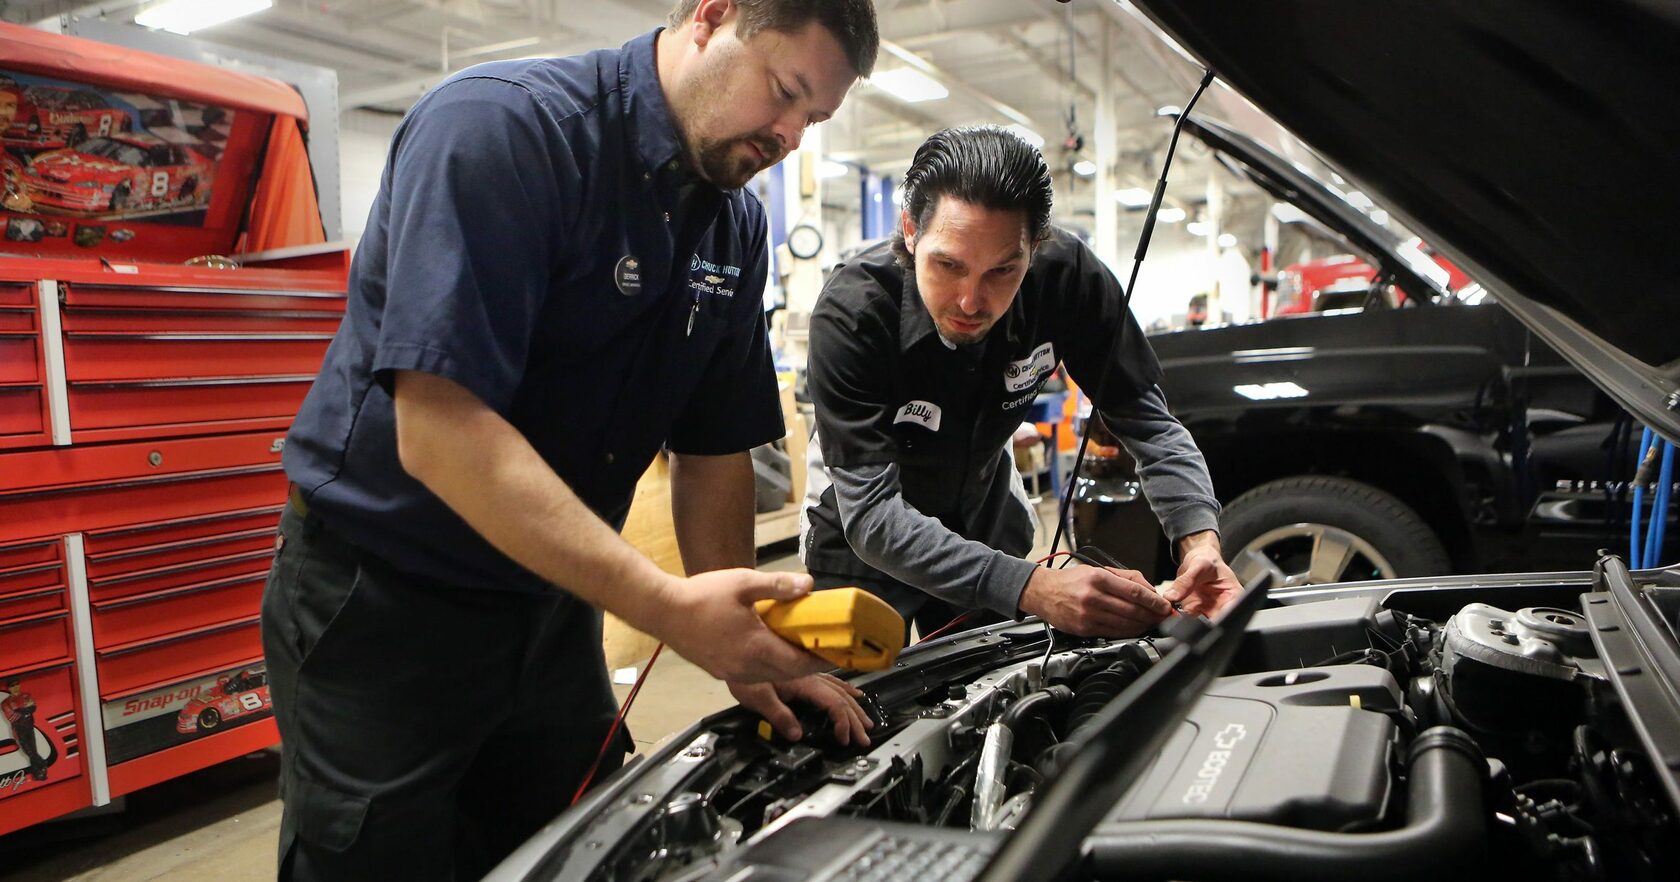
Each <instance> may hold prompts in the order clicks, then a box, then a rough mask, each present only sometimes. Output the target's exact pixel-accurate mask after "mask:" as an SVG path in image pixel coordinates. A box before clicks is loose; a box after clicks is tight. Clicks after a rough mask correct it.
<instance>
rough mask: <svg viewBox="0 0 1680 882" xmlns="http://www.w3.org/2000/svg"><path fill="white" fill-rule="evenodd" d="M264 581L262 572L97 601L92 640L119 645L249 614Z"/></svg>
mask: <svg viewBox="0 0 1680 882" xmlns="http://www.w3.org/2000/svg"><path fill="white" fill-rule="evenodd" d="M266 580H267V573H266V572H265V573H258V574H254V575H249V576H242V577H236V578H231V579H221V580H217V581H212V582H203V583H196V584H193V585H187V586H184V587H181V588H171V589H169V590H166V591H158V592H153V593H151V594H141V595H136V596H133V597H126V598H123V599H121V600H105V601H96V602H95V603H94V604H93V644H94V646H95V647H99V648H104V647H110V646H118V645H122V644H126V643H134V642H136V641H141V640H151V639H154V638H160V637H172V636H175V635H177V634H180V633H183V632H189V631H193V630H196V629H198V628H203V627H206V626H209V625H224V624H228V623H230V622H236V621H240V620H243V619H248V618H250V617H251V616H252V615H255V614H257V613H258V611H259V610H260V608H261V606H262V593H263V583H264V582H265V581H266Z"/></svg>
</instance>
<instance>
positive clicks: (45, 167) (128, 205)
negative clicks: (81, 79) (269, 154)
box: [0, 70, 234, 225]
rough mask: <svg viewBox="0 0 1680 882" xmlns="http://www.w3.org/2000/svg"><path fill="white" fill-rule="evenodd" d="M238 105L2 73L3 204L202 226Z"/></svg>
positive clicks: (51, 212) (67, 213)
mask: <svg viewBox="0 0 1680 882" xmlns="http://www.w3.org/2000/svg"><path fill="white" fill-rule="evenodd" d="M233 120H234V112H233V111H230V110H227V109H225V108H221V107H213V106H209V105H204V104H197V103H193V102H189V101H180V100H176V99H173V98H167V97H160V96H156V95H144V94H139V93H133V92H123V91H119V90H115V89H108V88H104V87H99V86H94V85H89V84H81V83H73V82H68V81H64V80H57V79H51V78H47V77H39V76H32V75H28V74H23V73H17V72H11V71H5V70H0V145H3V146H4V151H3V152H0V178H3V180H4V192H3V193H0V208H4V209H5V210H7V211H10V212H16V213H19V214H40V215H58V216H64V217H74V218H82V219H88V220H115V219H120V218H145V219H147V220H152V221H161V222H164V223H177V224H187V225H197V224H202V223H203V221H204V217H205V210H206V208H207V207H208V206H209V204H210V199H211V195H212V190H213V187H214V184H215V180H216V167H217V164H218V162H219V160H220V158H221V155H222V151H223V149H224V148H225V146H226V145H227V140H228V133H229V131H230V130H231V129H232V126H233Z"/></svg>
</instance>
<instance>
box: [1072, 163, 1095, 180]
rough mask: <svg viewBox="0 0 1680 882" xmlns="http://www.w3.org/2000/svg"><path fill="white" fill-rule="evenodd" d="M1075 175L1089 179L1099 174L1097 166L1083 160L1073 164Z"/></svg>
mask: <svg viewBox="0 0 1680 882" xmlns="http://www.w3.org/2000/svg"><path fill="white" fill-rule="evenodd" d="M1073 173H1074V174H1076V175H1078V176H1080V177H1082V178H1088V177H1090V176H1092V175H1094V174H1096V173H1097V164H1096V163H1094V162H1092V161H1091V160H1089V159H1081V160H1079V161H1078V162H1076V163H1074V164H1073Z"/></svg>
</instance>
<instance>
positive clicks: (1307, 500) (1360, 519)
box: [1220, 475, 1452, 588]
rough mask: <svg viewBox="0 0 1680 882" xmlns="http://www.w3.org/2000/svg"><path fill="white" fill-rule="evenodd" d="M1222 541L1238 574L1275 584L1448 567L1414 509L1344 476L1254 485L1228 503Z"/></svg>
mask: <svg viewBox="0 0 1680 882" xmlns="http://www.w3.org/2000/svg"><path fill="white" fill-rule="evenodd" d="M1220 541H1221V543H1222V544H1223V546H1224V550H1225V557H1226V559H1227V560H1228V561H1230V564H1231V568H1232V569H1233V570H1235V571H1236V573H1237V577H1238V578H1239V579H1242V580H1243V582H1244V583H1245V584H1246V583H1247V582H1248V581H1249V580H1251V579H1253V578H1255V577H1256V576H1258V575H1260V574H1261V573H1262V572H1270V573H1271V574H1272V576H1273V578H1274V581H1273V583H1272V587H1274V588H1281V587H1294V586H1297V585H1322V584H1326V583H1330V582H1354V581H1362V580H1366V579H1389V578H1404V577H1408V576H1434V575H1440V574H1443V573H1448V572H1451V570H1452V561H1451V559H1450V558H1448V557H1447V550H1446V548H1444V547H1443V546H1442V545H1441V540H1440V538H1439V537H1437V536H1436V535H1435V532H1434V531H1433V530H1431V529H1430V528H1429V524H1428V523H1426V522H1425V521H1424V519H1423V518H1422V517H1421V516H1419V515H1418V513H1417V512H1416V511H1414V510H1413V509H1412V508H1411V507H1410V506H1408V505H1406V503H1404V502H1401V501H1400V500H1399V499H1396V498H1395V497H1394V496H1392V495H1390V494H1388V493H1385V492H1384V491H1382V490H1379V489H1377V488H1376V487H1373V486H1371V485H1370V484H1365V483H1361V482H1359V481H1353V480H1349V479H1347V478H1333V477H1325V476H1317V475H1313V476H1306V475H1303V476H1300V477H1294V478H1284V479H1282V480H1278V481H1272V482H1271V483H1268V484H1262V485H1260V486H1258V487H1255V488H1254V489H1253V490H1250V491H1248V492H1247V493H1244V494H1243V495H1241V496H1239V497H1237V498H1236V499H1235V500H1233V501H1232V502H1231V504H1230V505H1228V506H1226V508H1225V513H1224V515H1223V516H1221V518H1220Z"/></svg>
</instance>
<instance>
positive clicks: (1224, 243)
mask: <svg viewBox="0 0 1680 882" xmlns="http://www.w3.org/2000/svg"><path fill="white" fill-rule="evenodd" d="M1219 247H1221V248H1235V247H1237V237H1236V236H1233V235H1231V234H1230V233H1220V234H1219Z"/></svg>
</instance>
